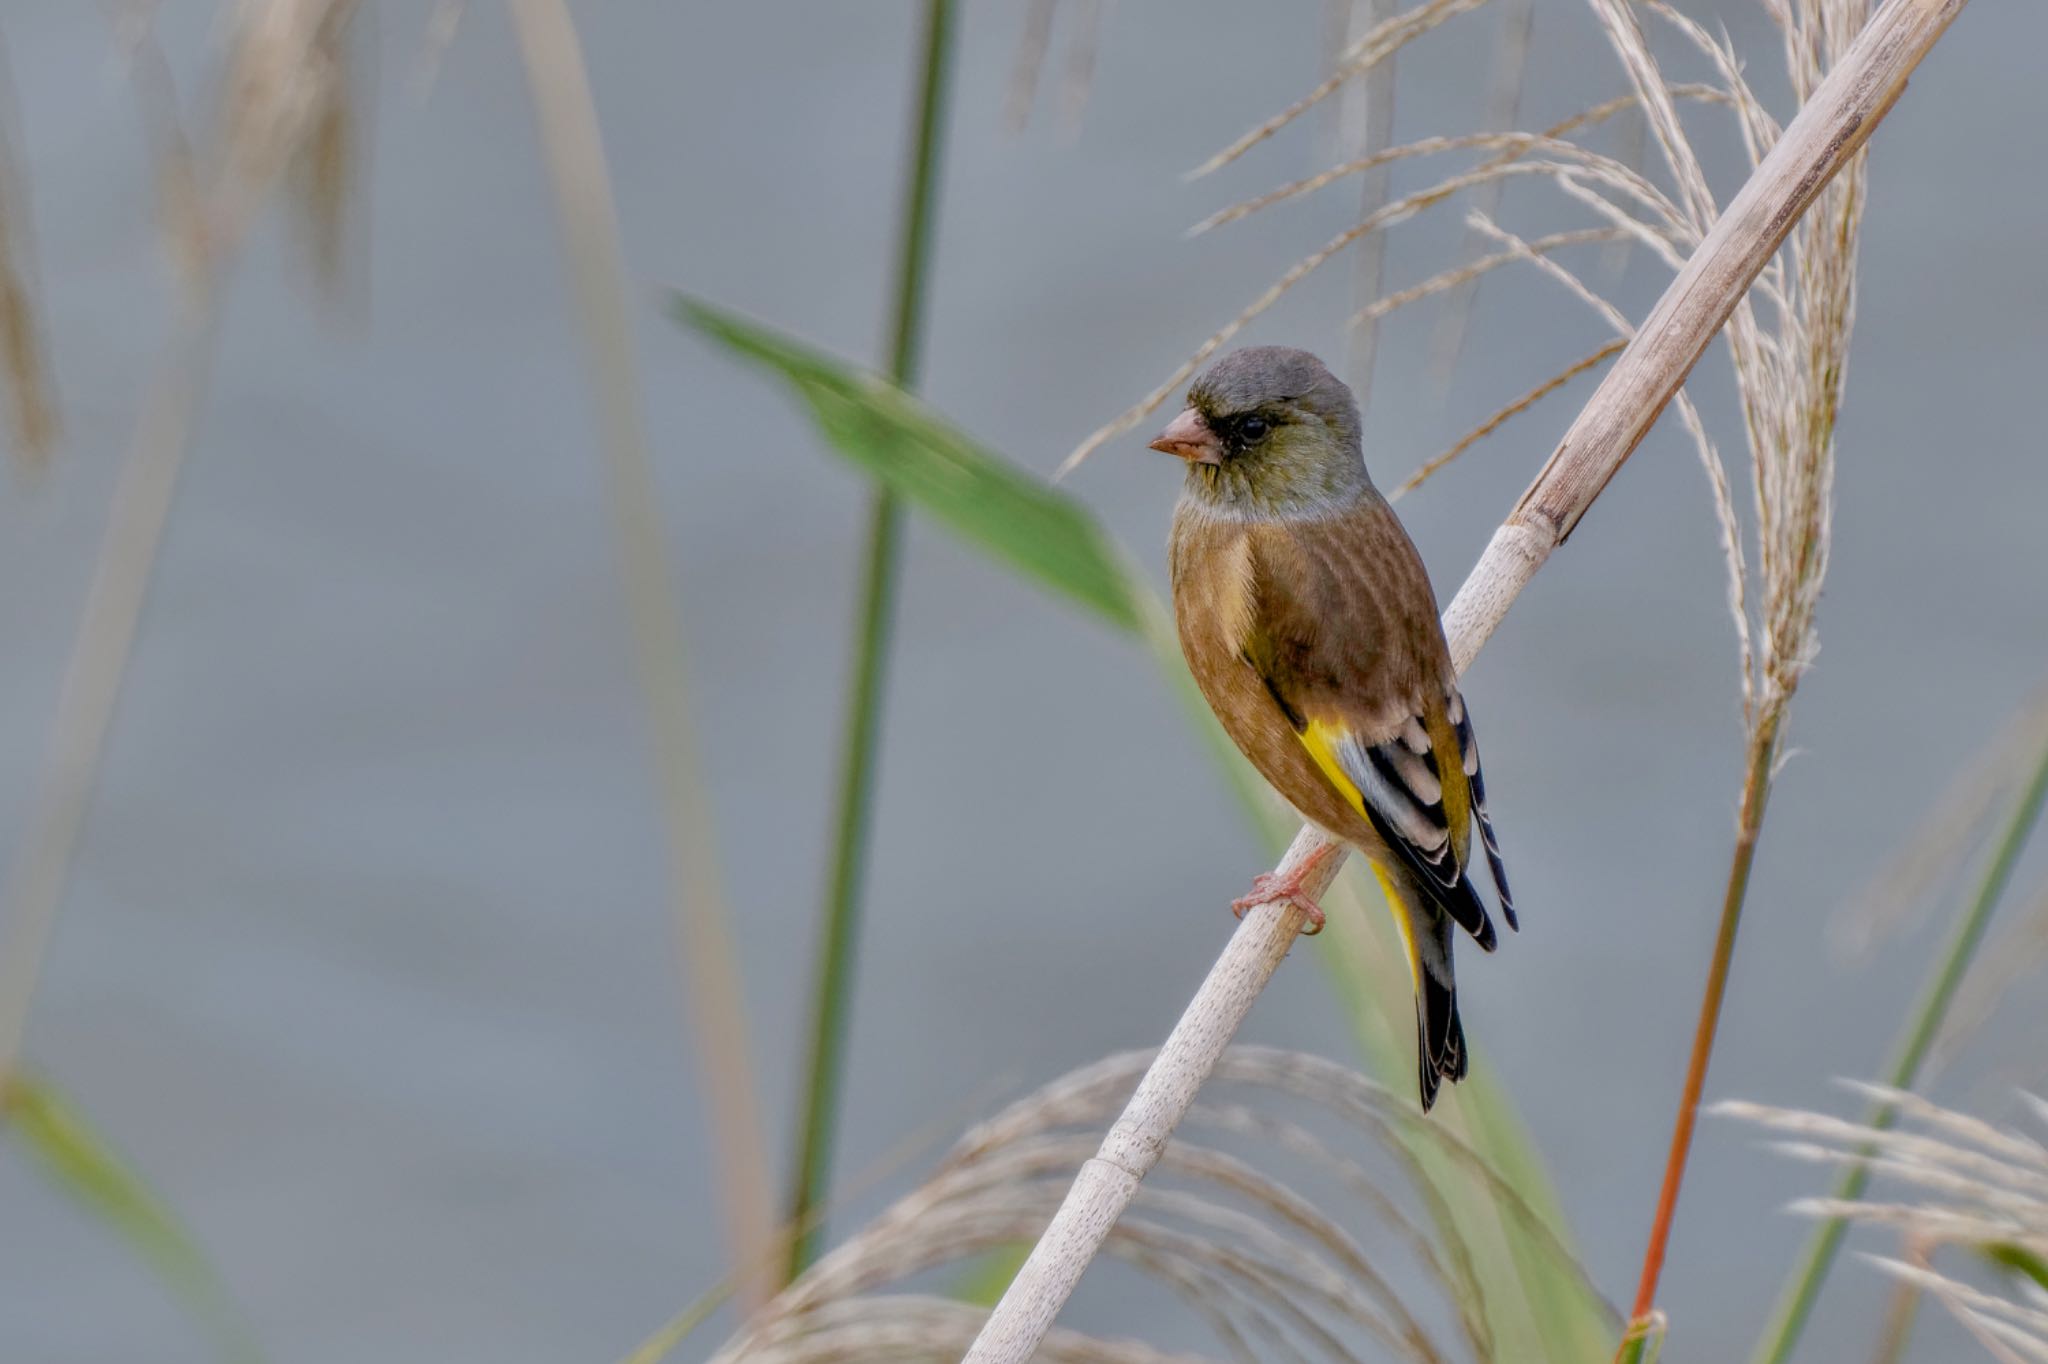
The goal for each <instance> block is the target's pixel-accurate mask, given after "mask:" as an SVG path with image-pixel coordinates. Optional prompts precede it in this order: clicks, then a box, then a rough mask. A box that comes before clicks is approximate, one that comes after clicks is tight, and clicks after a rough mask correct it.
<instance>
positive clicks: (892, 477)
mask: <svg viewBox="0 0 2048 1364" xmlns="http://www.w3.org/2000/svg"><path fill="white" fill-rule="evenodd" d="M674 311H675V316H676V317H677V319H678V320H679V321H681V322H683V323H684V324H685V325H687V326H688V327H690V328H691V329H692V330H694V331H696V332H697V333H698V334H699V335H701V336H705V337H708V338H709V339H711V340H713V341H716V342H718V343H719V344H721V345H722V346H724V347H725V348H726V349H727V350H728V351H731V352H732V353H733V354H735V355H738V356H741V357H742V358H744V359H748V360H752V361H754V362H755V363H756V364H759V365H762V366H765V367H766V368H768V369H769V370H771V371H773V372H774V373H775V374H776V375H777V376H779V377H780V378H781V379H783V380H784V381H785V382H786V383H788V384H789V385H790V387H792V388H793V389H795V390H796V393H797V396H799V397H800V398H802V399H803V400H804V402H805V403H806V404H807V405H808V406H809V407H810V409H811V414H812V416H813V417H815V418H816V419H817V423H818V429H819V431H820V432H821V433H822V434H823V435H824V437H825V439H826V440H827V441H829V442H831V444H832V446H833V447H834V448H835V449H837V450H838V451H839V452H840V453H841V454H843V455H846V456H847V457H848V458H850V459H852V460H853V461H854V462H855V463H856V464H858V465H860V467H861V468H862V469H863V470H865V471H866V472H867V473H868V474H869V475H870V476H872V477H874V478H877V479H880V480H881V481H882V482H883V483H885V484H886V485H888V486H889V487H890V488H892V489H894V490H895V491H896V493H897V494H898V495H899V496H901V497H902V498H904V500H906V501H908V502H910V503H912V504H913V505H915V506H917V507H918V508H919V509H921V510H922V511H924V512H926V513H928V514H929V515H931V516H933V517H934V518H936V519H937V520H938V521H940V522H941V523H942V524H944V525H945V526H947V527H948V528H949V529H951V530H952V531H953V532H954V533H955V534H957V535H959V536H961V537H962V538H964V539H965V540H967V541H968V542H969V543H970V544H973V545H975V546H976V547H978V548H980V549H983V550H985V551H987V552H988V553H990V554H993V555H995V556H996V557H997V558H999V559H1002V560H1005V561H1006V562H1008V563H1009V564H1010V565H1011V566H1012V567H1014V568H1016V569H1019V570H1021V571H1022V572H1023V573H1024V574H1025V575H1026V576H1028V577H1031V578H1034V579H1036V580H1037V581H1038V582H1039V583H1041V584H1043V585H1044V586H1047V587H1050V588H1052V589H1054V590H1055V591H1057V592H1060V593H1062V594H1064V595H1065V596H1067V597H1069V598H1071V599H1072V600H1074V601H1077V602H1079V603H1080V604H1081V605H1083V606H1086V607H1087V608H1088V609H1089V610H1091V611H1093V612H1095V613H1096V614H1097V615H1099V616H1101V617H1102V618H1103V619H1105V620H1107V621H1109V622H1110V623H1111V624H1112V625H1115V626H1117V627H1118V628H1120V629H1123V630H1127V631H1132V632H1136V631H1137V629H1138V628H1139V608H1138V605H1137V603H1136V601H1135V600H1134V599H1133V597H1132V594H1131V581H1130V575H1129V573H1128V572H1127V570H1126V568H1125V566H1124V563H1123V561H1122V559H1121V557H1120V556H1119V555H1118V553H1117V551H1116V550H1115V548H1114V547H1113V546H1112V545H1111V543H1110V540H1109V537H1108V536H1107V535H1105V534H1104V533H1103V531H1102V528H1101V526H1100V525H1098V524H1097V522H1096V520H1095V518H1094V516H1092V515H1091V514H1090V513H1089V512H1088V510H1087V508H1085V507H1084V506H1082V505H1081V503H1080V502H1078V501H1077V500H1075V499H1074V498H1072V497H1069V496H1067V495H1066V494H1065V493H1062V492H1060V491H1059V490H1058V489H1056V488H1053V487H1052V486H1051V485H1049V484H1047V483H1045V482H1044V481H1042V480H1040V479H1038V478H1035V477H1033V476H1032V475H1030V474H1028V473H1026V472H1024V471H1023V470H1021V469H1019V468H1017V467H1016V466H1015V465H1013V464H1011V463H1009V462H1008V461H1007V460H1005V459H1003V458H1002V457H1001V456H1000V455H997V454H995V453H994V452H993V451H991V450H988V449H987V448H985V447H983V446H981V445H979V444H977V443H976V442H975V441H973V440H972V439H970V438H969V437H968V436H966V435H965V434H963V433H962V432H961V431H960V430H959V429H958V428H957V427H955V426H953V425H952V424H951V423H949V422H948V421H946V419H945V418H943V417H941V416H939V414H938V413H936V412H934V411H932V410H931V409H930V408H929V407H926V406H925V405H924V404H923V403H921V402H919V401H918V400H917V399H916V398H914V397H912V396H911V395H910V394H908V393H905V392H904V391H903V390H902V389H900V388H897V387H896V386H895V385H894V384H892V383H890V382H889V381H888V380H886V379H883V378H880V377H878V376H876V375H873V374H870V373H867V372H866V371H864V370H860V369H856V368H854V367H852V366H850V365H847V364H844V363H842V362H840V361H838V360H835V359H833V358H832V357H830V356H828V355H826V354H824V353H823V352H822V351H818V350H814V349H812V348H811V347H810V346H807V345H805V344H803V343H802V342H800V341H796V340H793V339H791V338H789V337H786V336H781V335H778V334H777V333H775V332H772V331H769V330H768V329H767V328H765V327H761V326H759V325H757V324H755V323H753V322H749V321H746V320H744V319H742V318H739V317H735V316H734V315H733V314H731V313H727V312H724V311H721V310H720V309H717V308H713V307H711V306H710V305H709V304H705V303H700V302H698V301H696V300H695V299H691V298H685V297H682V296H677V297H676V299H675V300H674Z"/></svg>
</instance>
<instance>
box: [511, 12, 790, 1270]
mask: <svg viewBox="0 0 2048 1364" xmlns="http://www.w3.org/2000/svg"><path fill="white" fill-rule="evenodd" d="M510 11H511V15H512V21H513V27H514V29H515V30H516V32H517V34H518V38H519V46H520V51H521V53H522V55H523V58H524V60H525V63H526V70H527V78H528V83H529V85H530V87H531V91H532V95H533V102H534V113H535V118H536V121H537V123H538V125H539V131H540V140H541V145H542V150H543V152H544V154H545V157H546V162H547V169H548V175H549V178H550V180H551V181H552V183H553V187H554V191H555V204H556V210H557V213H558V215H559V218H560V224H561V232H562V240H563V244H564V253H565V255H566V257H567V263H568V266H569V273H570V277H571V283H572V285H573V287H574V294H575V299H576V304H577V308H578V311H579V313H580V319H579V320H580V322H581V325H582V328H583V332H584V340H585V354H586V357H587V360H588V363H589V370H590V383H591V388H592V391H593V395H594V397H595V399H596V405H597V417H598V425H599V435H600V440H601V444H602V446H603V449H604V455H605V461H606V473H607V478H606V486H607V490H608V492H609V494H610V500H611V511H612V516H613V519H614V522H615V525H616V527H617V532H618V541H619V555H620V570H621V575H622V578H623V582H624V587H625V592H626V609H627V612H628V615H629V618H630V620H631V623H632V633H633V644H634V653H635V660H636V664H637V670H638V672H639V677H640V685H641V691H642V694H643V696H644V698H645V700H646V704H647V712H648V722H649V724H650V726H651V728H652V731H653V740H654V763H655V768H656V777H657V779H658V781H659V783H660V797H661V803H662V816H663V832H664V836H665V838H664V841H665V843H666V845H667V853H668V882H669V893H670V897H671V915H672V918H673V921H674V925H675V934H676V940H677V948H678V950H679V952H680V953H681V955H682V958H683V972H684V978H685V980H686V982H687V989H686V996H687V1000H688V1004H689V1008H690V1017H691V1031H692V1033H693V1034H694V1036H695V1039H696V1043H697V1054H698V1058H699V1062H700V1064H701V1065H702V1067H703V1081H704V1085H705V1090H706V1095H707V1098H708V1100H709V1105H708V1106H709V1108H710V1111H711V1118H712V1122H713V1124H714V1128H715V1137H716V1142H717V1149H718V1159H719V1175H720V1177H719V1180H718V1185H719V1189H720V1193H721V1196H722V1200H723V1203H724V1206H725V1215H726V1224H727V1232H728V1235H729V1236H730V1238H731V1241H732V1249H733V1255H732V1260H733V1264H734V1266H735V1273H736V1274H737V1275H738V1276H739V1278H738V1297H739V1302H740V1306H741V1309H742V1310H743V1311H748V1310H751V1309H752V1308H754V1307H755V1306H758V1305H759V1304H760V1303H761V1302H763V1301H765V1300H766V1299H767V1297H768V1296H769V1295H770V1294H771V1293H772V1292H773V1289H774V1284H773V1275H772V1271H771V1266H772V1264H773V1263H774V1260H775V1253H776V1248H777V1242H776V1239H775V1227H774V1202H773V1195H772V1193H771V1187H770V1183H769V1179H768V1173H767V1166H766V1164H765V1154H764V1153H765V1151H766V1142H765V1139H764V1137H763V1133H762V1123H761V1110H760V1101H759V1098H758V1095H757V1094H756V1092H755V1085H754V1068H753V1062H752V1059H751V1055H752V1053H751V1049H750V1047H749V1045H748V1040H747V1020H746V1008H745V1002H744V1000H743V999H742V997H741V988H740V987H741V980H742V976H741V974H740V970H739V965H738V957H737V954H736V953H735V951H734V949H733V941H732V931H731V926H730V923H729V921H728V915H727V913H726V908H725V894H724V888H723V886H722V884H721V882H720V877H719V873H718V848H717V841H716V838H715V834H714V824H713V818H712V807H711V802H710V799H709V796H708V795H707V793H706V792H705V789H704V784H703V781H702V778H701V776H700V771H701V769H700V765H699V762H698V756H697V741H696V733H695V730H694V728H693V726H692V724H691V720H690V712H689V694H688V689H687V686H688V671H687V668H686V666H685V663H684V654H683V635H682V627H681V624H680V620H681V617H680V611H679V606H678V603H677V601H676V598H675V591H674V588H673V587H672V586H671V584H672V583H673V582H674V576H673V574H672V572H671V566H670V563H669V557H668V551H667V546H666V542H665V540H664V535H663V529H662V523H661V499H660V495H659V492H660V490H659V486H658V484H657V481H656V479H655V476H654V464H653V459H652V457H651V456H650V454H649V450H648V442H647V433H646V430H645V428H644V426H643V424H642V420H641V410H640V385H639V375H638V366H637V365H636V363H635V357H634V350H633V335H632V323H631V313H630V310H629V309H628V306H627V302H626V294H625V284H624V280H625V264H624V261H623V259H622V256H621V252H620V249H619V230H618V217H617V212H616V207H615V201H614V199H613V195H612V189H611V176H610V172H609V170H608V168H607V166H606V163H605V155H604V144H603V137H602V134H601V131H600V129H599V126H598V120H597V109H596V106H595V103H594V102H593V100H592V98H591V92H590V81H589V76H588V73H587V71H586V70H585V67H584V61H583V50H582V44H581V42H580V41H579V40H578V38H577V35H576V26H575V21H574V19H573V18H572V17H571V16H570V13H569V9H568V6H567V4H566V3H565V0H513V2H512V4H511V7H510Z"/></svg>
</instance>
